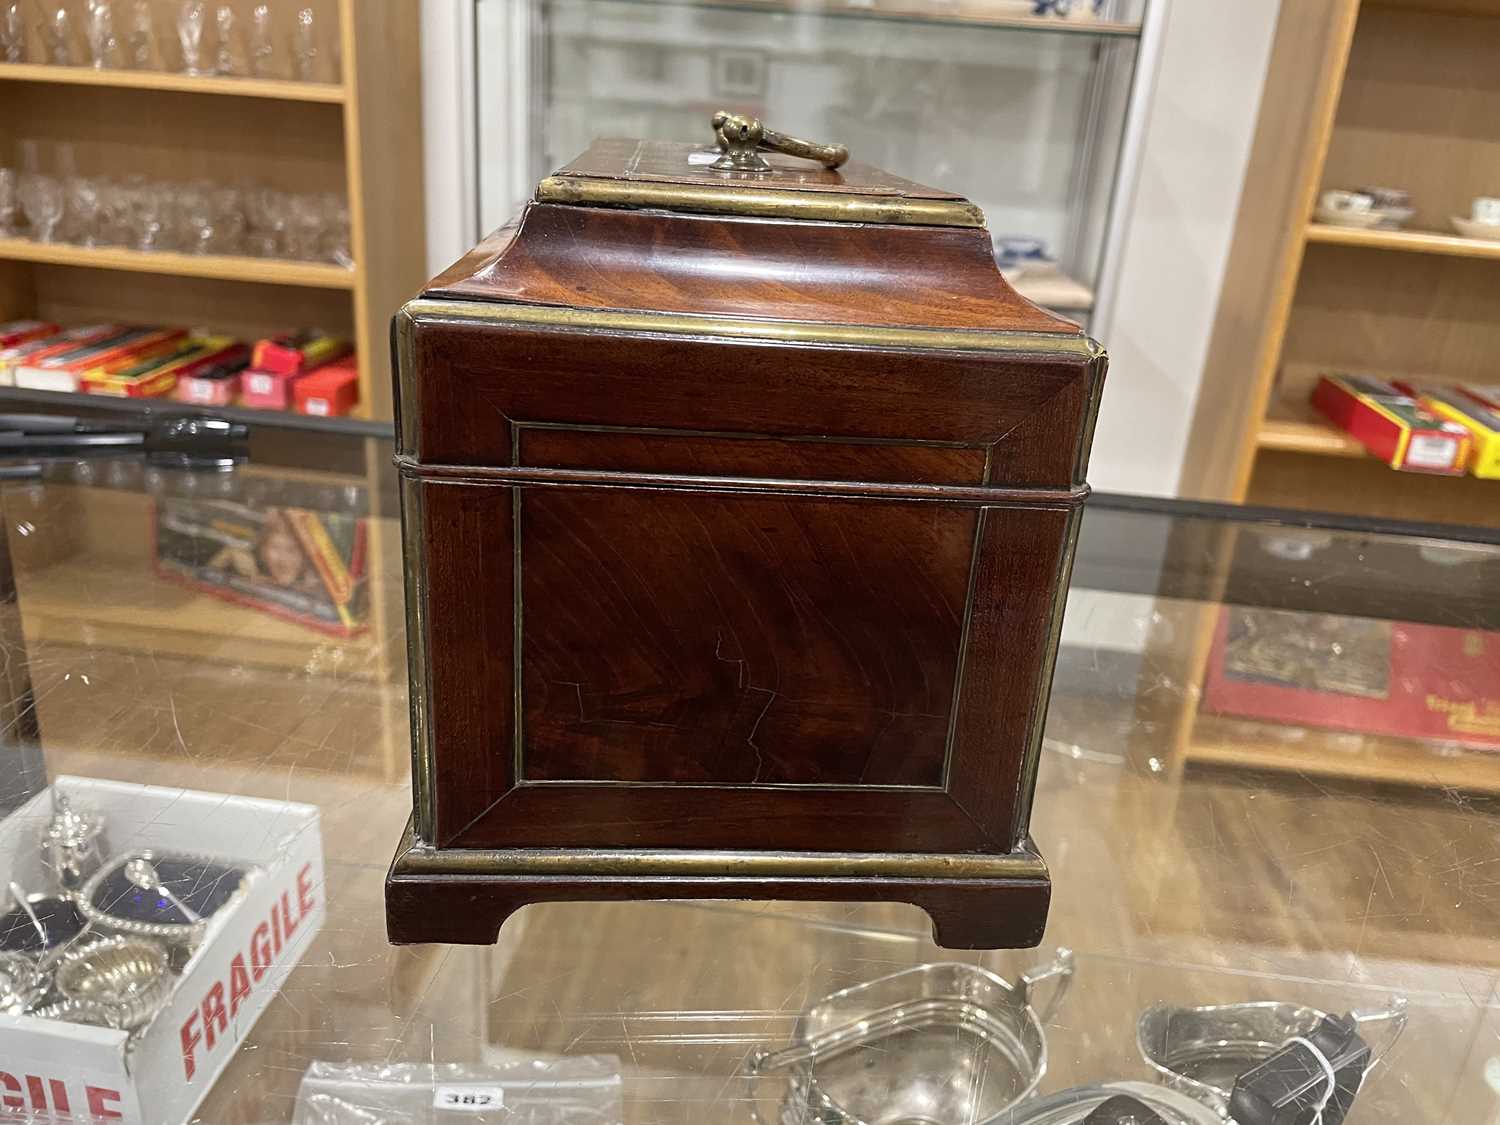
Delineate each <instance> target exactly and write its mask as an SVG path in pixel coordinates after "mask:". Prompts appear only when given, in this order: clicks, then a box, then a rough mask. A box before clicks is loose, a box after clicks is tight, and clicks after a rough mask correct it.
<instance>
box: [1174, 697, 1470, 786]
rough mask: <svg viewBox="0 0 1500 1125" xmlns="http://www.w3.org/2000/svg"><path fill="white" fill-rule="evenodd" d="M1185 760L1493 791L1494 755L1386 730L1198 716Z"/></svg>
mask: <svg viewBox="0 0 1500 1125" xmlns="http://www.w3.org/2000/svg"><path fill="white" fill-rule="evenodd" d="M1186 759H1187V761H1188V762H1191V763H1197V764H1200V765H1215V766H1227V767H1233V768H1237V769H1256V770H1268V771H1271V772H1275V773H1291V774H1297V775H1299V776H1304V777H1331V778H1344V779H1348V780H1356V781H1367V782H1374V783H1378V784H1388V785H1415V786H1420V787H1422V788H1424V789H1452V790H1455V791H1459V792H1466V793H1500V754H1496V753H1494V752H1493V751H1487V750H1468V749H1463V748H1460V747H1456V746H1451V745H1442V746H1440V745H1436V744H1432V743H1424V742H1418V741H1416V740H1414V739H1409V738H1391V737H1387V736H1385V735H1374V734H1349V733H1345V732H1342V731H1334V730H1318V729H1304V728H1288V727H1282V726H1276V725H1274V724H1271V723H1258V722H1252V721H1249V720H1245V719H1230V718H1221V717H1219V716H1215V715H1200V716H1199V717H1198V720H1197V722H1196V723H1195V724H1194V726H1193V730H1192V734H1191V736H1190V738H1189V740H1188V744H1187V753H1186Z"/></svg>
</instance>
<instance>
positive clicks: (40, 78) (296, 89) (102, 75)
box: [0, 63, 345, 103]
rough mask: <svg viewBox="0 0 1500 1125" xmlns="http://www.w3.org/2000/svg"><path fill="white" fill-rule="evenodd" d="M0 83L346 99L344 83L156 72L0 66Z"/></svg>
mask: <svg viewBox="0 0 1500 1125" xmlns="http://www.w3.org/2000/svg"><path fill="white" fill-rule="evenodd" d="M0 82H47V83H55V84H63V85H74V86H104V87H108V88H110V89H117V90H172V91H175V92H176V93H180V94H227V95H230V96H233V97H238V98H274V99H275V100H277V101H283V102H334V103H341V102H343V100H344V97H345V89H344V85H343V83H334V82H288V81H281V80H278V79H272V78H219V77H212V76H210V77H195V76H193V75H188V74H173V73H170V72H169V71H159V70H95V69H94V68H93V67H84V66H49V65H46V64H41V63H0Z"/></svg>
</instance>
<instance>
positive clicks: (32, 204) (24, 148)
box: [16, 140, 63, 242]
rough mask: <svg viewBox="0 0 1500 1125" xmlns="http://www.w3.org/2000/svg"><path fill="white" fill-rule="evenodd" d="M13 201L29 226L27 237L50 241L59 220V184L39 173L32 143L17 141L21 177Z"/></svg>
mask: <svg viewBox="0 0 1500 1125" xmlns="http://www.w3.org/2000/svg"><path fill="white" fill-rule="evenodd" d="M16 198H17V200H18V201H19V202H20V204H21V210H22V212H23V213H24V214H25V215H26V222H27V224H28V225H29V226H30V227H31V237H32V238H34V239H36V241H38V242H51V241H53V240H54V239H55V238H56V237H57V224H58V223H60V222H61V221H62V217H63V193H62V185H61V184H59V183H58V182H57V180H56V179H54V178H53V177H51V176H49V175H46V174H45V173H44V172H43V171H42V161H41V150H40V148H39V147H38V146H37V142H36V141H30V140H28V141H22V142H21V175H20V178H19V180H18V181H17V184H16Z"/></svg>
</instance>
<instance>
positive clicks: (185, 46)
mask: <svg viewBox="0 0 1500 1125" xmlns="http://www.w3.org/2000/svg"><path fill="white" fill-rule="evenodd" d="M206 21H207V15H206V14H205V12H204V7H203V0H183V3H182V7H181V8H180V9H179V10H178V12H177V41H178V42H179V43H181V44H182V71H183V73H184V74H190V75H193V76H195V77H201V76H203V75H207V74H211V73H213V72H212V71H210V70H208V69H207V68H206V67H205V66H204V65H203V32H204V30H205V23H206Z"/></svg>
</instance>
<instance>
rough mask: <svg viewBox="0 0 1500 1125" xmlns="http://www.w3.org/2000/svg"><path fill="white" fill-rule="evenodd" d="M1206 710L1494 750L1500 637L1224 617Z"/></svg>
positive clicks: (1242, 614) (1379, 624)
mask: <svg viewBox="0 0 1500 1125" xmlns="http://www.w3.org/2000/svg"><path fill="white" fill-rule="evenodd" d="M1203 710H1204V711H1206V712H1210V713H1216V714H1221V715H1231V716H1236V717H1239V718H1246V719H1259V720H1263V721H1267V722H1275V723H1287V724H1293V725H1297V726H1312V727H1327V728H1331V729H1334V730H1344V731H1354V732H1357V733H1361V734H1379V735H1391V736H1396V737H1402V738H1423V739H1435V740H1440V741H1444V742H1455V743H1461V744H1463V745H1466V746H1475V747H1480V748H1485V749H1500V633H1495V632H1485V631H1481V630H1474V629H1449V628H1444V627H1442V626H1437V625H1418V624H1413V623H1410V622H1404V621H1376V620H1372V619H1370V618H1364V617H1342V616H1337V615H1333V614H1307V613H1296V612H1288V611H1284V610H1268V609H1251V608H1244V607H1226V608H1225V609H1224V610H1223V611H1222V612H1221V613H1220V616H1219V624H1218V629H1217V632H1216V634H1215V637H1214V645H1213V649H1212V652H1211V654H1210V657H1209V663H1208V677H1207V680H1206V682H1205V684H1204V693H1203Z"/></svg>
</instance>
